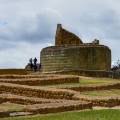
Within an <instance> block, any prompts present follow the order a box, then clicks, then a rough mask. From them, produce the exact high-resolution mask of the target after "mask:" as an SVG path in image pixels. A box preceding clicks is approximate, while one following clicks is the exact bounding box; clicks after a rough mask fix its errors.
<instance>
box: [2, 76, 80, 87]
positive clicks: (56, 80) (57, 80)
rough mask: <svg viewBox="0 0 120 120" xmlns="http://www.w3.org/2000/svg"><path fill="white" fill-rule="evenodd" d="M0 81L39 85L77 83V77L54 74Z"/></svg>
mask: <svg viewBox="0 0 120 120" xmlns="http://www.w3.org/2000/svg"><path fill="white" fill-rule="evenodd" d="M0 82H5V83H14V84H21V85H30V86H40V85H54V84H64V83H79V77H76V76H62V75H61V76H54V77H51V76H50V77H43V78H22V79H20V78H18V79H3V78H1V79H0Z"/></svg>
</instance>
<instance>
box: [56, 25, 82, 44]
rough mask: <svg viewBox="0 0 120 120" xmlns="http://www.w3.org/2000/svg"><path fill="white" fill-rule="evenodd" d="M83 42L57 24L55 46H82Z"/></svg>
mask: <svg viewBox="0 0 120 120" xmlns="http://www.w3.org/2000/svg"><path fill="white" fill-rule="evenodd" d="M80 44H83V42H82V40H81V39H80V38H79V37H78V36H76V35H75V34H73V33H71V32H69V31H67V30H65V29H63V28H62V25H61V24H57V30H56V36H55V46H64V45H65V46H67V45H80Z"/></svg>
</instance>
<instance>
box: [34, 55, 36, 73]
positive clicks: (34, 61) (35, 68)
mask: <svg viewBox="0 0 120 120" xmlns="http://www.w3.org/2000/svg"><path fill="white" fill-rule="evenodd" d="M34 71H35V72H36V71H37V58H36V57H35V58H34Z"/></svg>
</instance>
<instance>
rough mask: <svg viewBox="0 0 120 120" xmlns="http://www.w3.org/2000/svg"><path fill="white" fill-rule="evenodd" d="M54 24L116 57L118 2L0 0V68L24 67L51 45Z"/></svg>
mask: <svg viewBox="0 0 120 120" xmlns="http://www.w3.org/2000/svg"><path fill="white" fill-rule="evenodd" d="M57 23H61V24H62V25H63V27H64V28H65V29H67V30H69V31H71V32H73V33H75V34H76V35H78V36H79V37H80V38H81V39H82V40H83V42H92V41H93V40H94V39H95V38H97V39H99V40H100V43H101V44H104V45H107V46H109V47H110V49H111V50H112V63H114V62H115V61H117V60H118V59H119V58H120V34H119V32H120V0H99V1H97V0H0V68H24V67H25V65H26V64H27V63H28V62H29V58H31V57H32V58H34V57H37V59H38V61H39V57H40V51H41V49H42V48H44V47H47V46H51V45H54V42H55V30H56V25H57Z"/></svg>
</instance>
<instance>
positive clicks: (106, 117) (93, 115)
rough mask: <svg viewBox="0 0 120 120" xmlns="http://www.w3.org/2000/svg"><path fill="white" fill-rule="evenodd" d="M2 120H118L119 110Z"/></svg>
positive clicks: (119, 116) (119, 117) (6, 119)
mask: <svg viewBox="0 0 120 120" xmlns="http://www.w3.org/2000/svg"><path fill="white" fill-rule="evenodd" d="M2 120H120V110H113V109H107V110H89V111H81V112H65V113H58V114H48V115H37V116H31V117H30V116H29V117H14V118H5V119H3V118H2Z"/></svg>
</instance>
